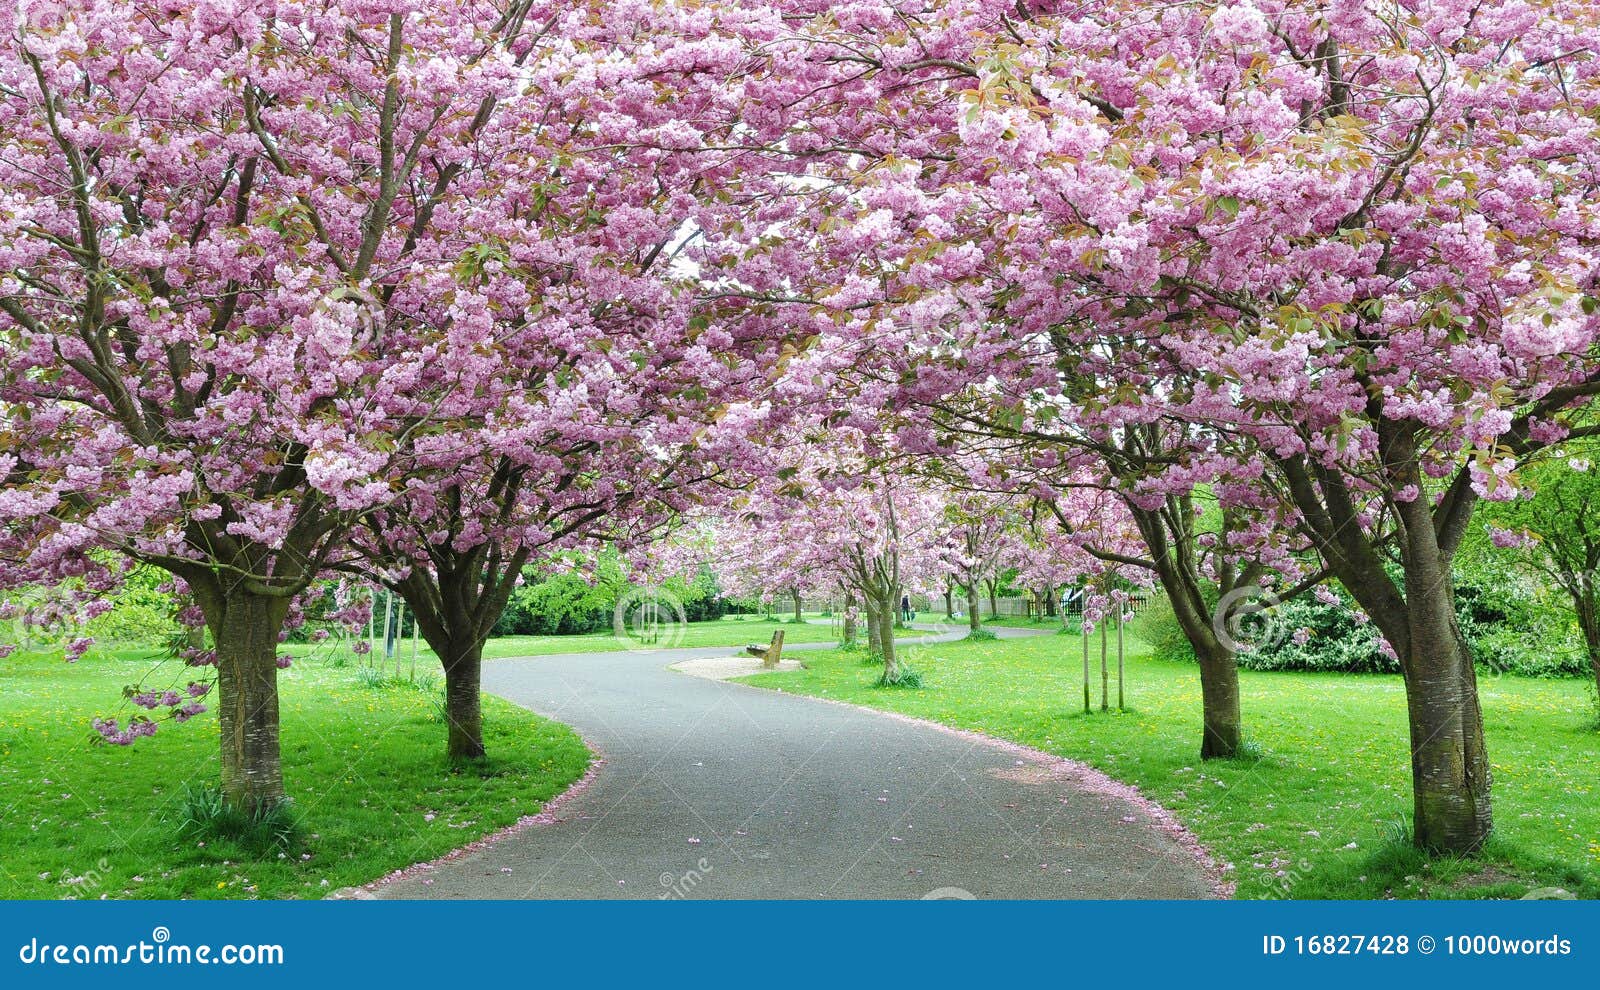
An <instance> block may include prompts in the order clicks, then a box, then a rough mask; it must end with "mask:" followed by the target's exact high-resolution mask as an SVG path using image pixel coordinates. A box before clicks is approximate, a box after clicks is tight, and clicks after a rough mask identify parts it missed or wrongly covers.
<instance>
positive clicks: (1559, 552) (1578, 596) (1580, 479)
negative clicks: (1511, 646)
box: [1486, 449, 1600, 691]
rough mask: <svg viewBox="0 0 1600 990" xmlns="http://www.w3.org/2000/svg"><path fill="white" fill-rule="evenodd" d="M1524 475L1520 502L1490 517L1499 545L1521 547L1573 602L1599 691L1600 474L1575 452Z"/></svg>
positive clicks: (1508, 504)
mask: <svg viewBox="0 0 1600 990" xmlns="http://www.w3.org/2000/svg"><path fill="white" fill-rule="evenodd" d="M1564 453H1565V454H1566V456H1565V457H1564V458H1559V459H1557V458H1552V459H1549V460H1546V461H1543V462H1541V463H1539V464H1538V465H1536V466H1534V467H1533V468H1530V469H1529V470H1528V471H1527V472H1526V480H1527V481H1528V482H1529V485H1528V489H1527V491H1526V493H1525V495H1524V496H1523V497H1522V498H1519V499H1517V500H1515V501H1512V502H1501V503H1496V504H1494V505H1492V507H1491V511H1490V512H1488V513H1486V516H1487V521H1488V524H1489V527H1490V528H1489V536H1490V539H1491V540H1492V541H1493V542H1494V543H1495V545H1496V546H1499V547H1506V548H1518V549H1520V550H1521V552H1522V553H1523V555H1524V556H1525V559H1526V561H1527V563H1528V564H1530V565H1531V566H1532V567H1534V568H1535V569H1537V570H1538V571H1540V572H1542V573H1543V574H1545V575H1546V576H1548V577H1549V578H1550V580H1552V581H1553V582H1555V584H1556V586H1557V587H1559V588H1560V589H1561V590H1562V591H1563V592H1565V593H1566V595H1567V597H1568V598H1570V599H1572V610H1573V613H1574V614H1575V615H1576V617H1577V620H1578V628H1579V630H1581V631H1582V633H1583V642H1584V648H1585V650H1586V652H1587V653H1588V656H1589V669H1590V672H1591V673H1592V674H1593V676H1594V679H1595V686H1596V690H1597V691H1600V581H1597V576H1596V570H1597V569H1600V474H1597V473H1596V472H1595V471H1594V469H1593V466H1592V465H1593V461H1592V457H1591V456H1590V455H1592V454H1593V451H1592V450H1589V449H1585V450H1584V451H1583V452H1582V453H1581V454H1580V453H1579V452H1578V451H1576V450H1575V449H1568V450H1566V451H1565V452H1564Z"/></svg>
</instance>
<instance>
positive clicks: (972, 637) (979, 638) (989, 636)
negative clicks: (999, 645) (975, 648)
mask: <svg viewBox="0 0 1600 990" xmlns="http://www.w3.org/2000/svg"><path fill="white" fill-rule="evenodd" d="M999 638H1000V637H999V636H998V635H996V634H995V631H994V630H993V629H985V628H983V627H982V626H979V627H978V628H976V629H974V630H972V631H971V632H969V633H967V639H968V640H969V641H971V642H974V643H989V642H993V641H994V640H997V639H999Z"/></svg>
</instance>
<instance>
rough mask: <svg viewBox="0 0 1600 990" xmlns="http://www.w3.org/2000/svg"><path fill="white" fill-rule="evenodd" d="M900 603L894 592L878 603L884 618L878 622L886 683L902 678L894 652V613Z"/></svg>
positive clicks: (879, 652) (879, 646)
mask: <svg viewBox="0 0 1600 990" xmlns="http://www.w3.org/2000/svg"><path fill="white" fill-rule="evenodd" d="M898 607H899V603H898V602H897V601H895V599H894V592H892V591H891V592H889V594H888V596H887V597H885V598H884V599H883V600H882V601H880V602H879V603H878V609H879V614H880V615H881V616H882V618H881V619H880V620H879V622H878V629H879V631H880V634H881V636H882V639H881V641H880V643H879V645H878V654H879V655H880V656H882V657H883V679H884V682H885V683H893V682H895V681H897V680H899V678H900V665H899V663H898V661H897V660H896V658H895V654H894V614H895V609H897V608H898Z"/></svg>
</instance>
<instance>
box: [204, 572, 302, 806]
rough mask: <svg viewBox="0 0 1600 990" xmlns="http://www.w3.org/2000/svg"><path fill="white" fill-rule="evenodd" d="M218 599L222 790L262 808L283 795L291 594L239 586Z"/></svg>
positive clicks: (215, 629) (214, 625) (215, 627)
mask: <svg viewBox="0 0 1600 990" xmlns="http://www.w3.org/2000/svg"><path fill="white" fill-rule="evenodd" d="M217 604H218V605H220V608H218V607H217V605H213V606H212V608H211V609H210V610H208V611H214V612H216V613H217V614H216V615H214V616H213V615H208V616H207V622H208V624H209V625H210V626H211V632H212V636H213V638H214V639H215V640H216V644H217V719H218V722H219V723H220V728H221V741H222V795H223V799H224V800H225V801H227V803H228V805H229V806H230V807H232V808H234V809H236V810H239V811H243V812H246V813H248V814H259V813H261V812H262V811H264V810H268V809H270V808H272V807H274V806H276V805H277V804H278V803H279V802H281V801H282V800H283V799H284V790H283V762H282V759H281V757H280V755H279V749H278V665H277V660H278V633H279V632H280V631H281V630H282V629H283V622H284V619H285V617H286V616H287V615H288V612H289V599H288V598H284V597H277V596H269V595H259V594H253V593H251V592H248V591H243V590H240V591H235V592H233V593H231V594H228V595H227V596H225V597H223V598H222V599H221V600H220V602H219V603H217Z"/></svg>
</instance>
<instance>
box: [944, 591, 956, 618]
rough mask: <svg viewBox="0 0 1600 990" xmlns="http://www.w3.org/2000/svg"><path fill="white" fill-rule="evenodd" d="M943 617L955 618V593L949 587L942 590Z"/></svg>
mask: <svg viewBox="0 0 1600 990" xmlns="http://www.w3.org/2000/svg"><path fill="white" fill-rule="evenodd" d="M944 617H945V618H947V619H954V618H955V617H956V593H955V589H953V588H951V587H950V586H949V585H946V586H945V589H944Z"/></svg>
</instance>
